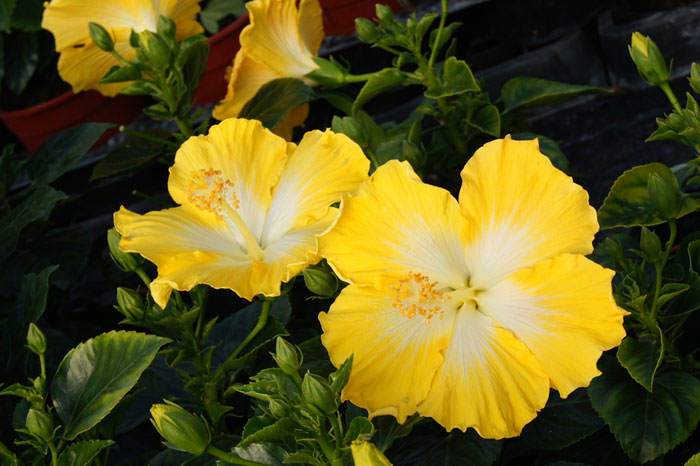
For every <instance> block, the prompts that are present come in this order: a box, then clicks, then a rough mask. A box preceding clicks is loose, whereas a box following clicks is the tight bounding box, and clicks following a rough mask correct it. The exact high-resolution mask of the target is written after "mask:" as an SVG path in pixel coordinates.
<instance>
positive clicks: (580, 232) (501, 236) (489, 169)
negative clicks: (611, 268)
mask: <svg viewBox="0 0 700 466" xmlns="http://www.w3.org/2000/svg"><path fill="white" fill-rule="evenodd" d="M462 181H463V184H462V189H461V191H460V193H459V202H460V206H461V208H462V212H463V213H464V215H465V216H466V217H467V219H468V220H469V222H470V226H471V228H470V238H469V242H470V245H469V247H468V248H467V263H468V264H469V268H470V270H471V273H472V280H471V283H472V286H474V287H476V288H487V287H489V286H491V285H493V284H495V283H496V282H498V281H499V280H500V279H501V278H503V277H504V276H506V275H507V274H509V273H511V272H513V271H515V270H518V269H520V268H523V267H528V266H531V265H533V264H535V263H536V262H539V261H541V260H544V259H547V258H549V257H553V256H556V255H558V254H562V253H574V254H589V253H590V252H592V251H593V246H592V241H593V236H594V235H595V233H596V232H597V231H598V222H597V220H596V213H595V210H594V209H593V208H592V207H591V206H590V205H589V204H588V194H587V193H586V191H585V190H584V189H583V188H581V187H580V186H578V185H577V184H575V183H574V182H573V181H572V179H571V178H570V177H569V176H567V175H565V174H564V173H562V172H561V171H559V170H558V169H556V168H555V167H554V166H553V165H552V164H551V162H550V161H549V159H548V158H547V157H546V156H544V155H543V154H541V153H540V151H539V148H538V143H537V141H536V140H532V141H514V140H512V139H510V138H508V137H507V138H505V139H498V140H496V141H492V142H489V143H488V144H486V145H484V146H483V147H482V148H481V149H479V150H478V151H476V153H475V154H474V156H473V157H472V158H471V159H470V160H469V162H467V164H466V166H465V167H464V170H463V171H462Z"/></svg>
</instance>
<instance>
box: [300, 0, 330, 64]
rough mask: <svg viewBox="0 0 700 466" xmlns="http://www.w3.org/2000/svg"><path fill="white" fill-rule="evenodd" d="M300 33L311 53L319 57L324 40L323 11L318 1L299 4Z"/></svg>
mask: <svg viewBox="0 0 700 466" xmlns="http://www.w3.org/2000/svg"><path fill="white" fill-rule="evenodd" d="M299 32H300V33H301V38H302V39H303V40H304V43H305V44H306V48H308V49H309V52H311V53H312V54H313V55H318V51H319V49H320V48H321V42H323V38H324V33H323V9H322V8H321V3H320V2H319V1H318V0H301V1H300V2H299Z"/></svg>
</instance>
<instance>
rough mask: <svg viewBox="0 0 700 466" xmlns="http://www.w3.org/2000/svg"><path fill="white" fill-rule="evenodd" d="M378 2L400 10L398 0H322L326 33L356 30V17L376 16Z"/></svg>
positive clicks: (340, 34) (334, 34)
mask: <svg viewBox="0 0 700 466" xmlns="http://www.w3.org/2000/svg"><path fill="white" fill-rule="evenodd" d="M377 3H383V4H385V5H388V6H390V7H391V8H392V9H393V10H394V11H399V10H400V9H401V5H400V4H399V2H398V0H321V7H323V28H324V29H325V31H326V35H329V36H344V35H348V34H352V33H353V32H355V18H374V16H375V15H374V7H375V5H376V4H377Z"/></svg>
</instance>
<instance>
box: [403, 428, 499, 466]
mask: <svg viewBox="0 0 700 466" xmlns="http://www.w3.org/2000/svg"><path fill="white" fill-rule="evenodd" d="M402 446H403V448H402ZM392 453H393V454H392V455H390V456H391V460H392V464H393V465H394V466H425V465H431V464H436V465H437V464H439V465H441V466H465V465H469V466H491V465H493V464H495V463H496V461H497V460H498V457H499V456H500V454H501V443H500V442H498V441H496V440H485V439H482V438H480V437H479V436H478V435H477V434H476V433H475V432H474V431H473V430H471V429H470V430H469V431H468V432H467V433H462V432H457V431H453V432H450V433H449V434H446V435H445V434H442V435H440V436H418V435H412V436H411V437H408V438H407V439H406V440H405V442H402V443H401V444H399V445H397V448H394V449H393V450H392Z"/></svg>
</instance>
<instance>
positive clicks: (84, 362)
mask: <svg viewBox="0 0 700 466" xmlns="http://www.w3.org/2000/svg"><path fill="white" fill-rule="evenodd" d="M168 341H169V340H167V339H166V338H161V337H156V336H153V335H146V334H143V333H138V332H124V331H113V332H109V333H104V334H102V335H99V336H97V337H95V338H92V339H90V340H87V341H86V342H84V343H81V344H80V345H78V346H77V347H75V348H73V349H72V350H71V351H70V352H69V353H68V354H67V355H66V356H65V357H64V358H63V361H61V364H60V365H59V367H58V370H57V371H56V376H55V377H54V379H53V383H52V385H51V397H52V399H53V403H54V407H55V408H56V413H57V414H58V416H59V417H60V418H61V420H62V421H63V425H64V431H63V436H64V437H65V438H67V439H74V438H75V437H76V436H77V435H79V434H81V433H82V432H85V431H87V430H89V429H90V428H92V427H93V426H95V425H96V424H97V423H98V422H100V421H101V420H102V419H103V418H104V417H105V416H106V415H107V414H109V412H110V411H111V410H112V409H113V408H114V407H115V406H116V405H117V403H119V401H120V400H121V399H122V398H123V397H124V395H126V393H127V392H128V391H129V390H131V389H132V388H133V386H134V385H135V384H136V382H137V381H138V379H139V377H140V376H141V373H142V372H143V371H144V370H145V369H146V368H147V367H148V366H149V365H150V364H151V362H152V361H153V358H155V356H156V354H157V353H158V350H159V349H160V348H161V346H163V345H165V344H166V343H168Z"/></svg>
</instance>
